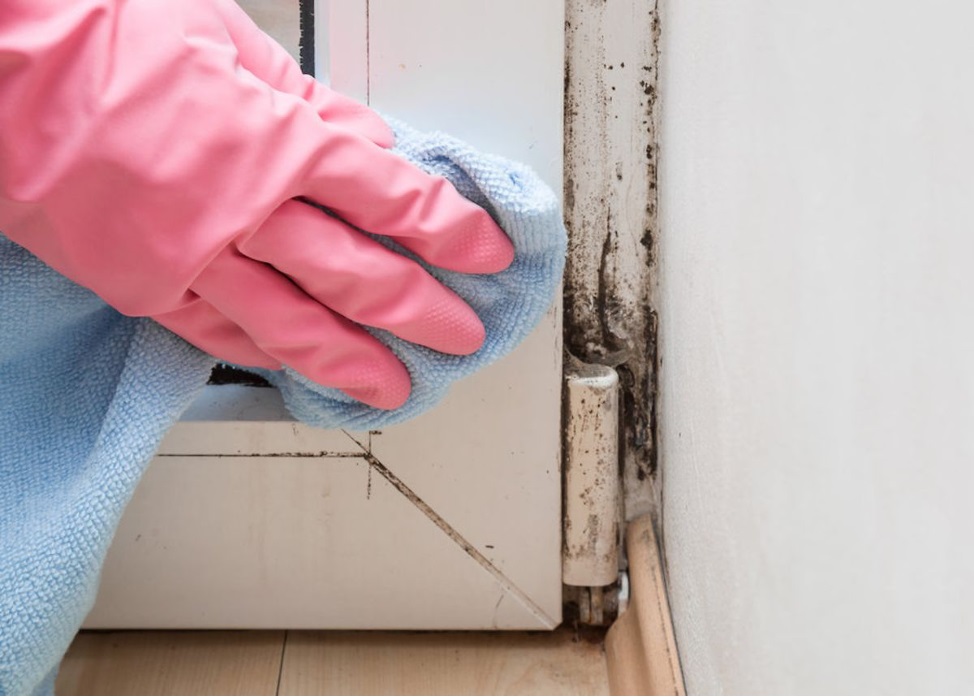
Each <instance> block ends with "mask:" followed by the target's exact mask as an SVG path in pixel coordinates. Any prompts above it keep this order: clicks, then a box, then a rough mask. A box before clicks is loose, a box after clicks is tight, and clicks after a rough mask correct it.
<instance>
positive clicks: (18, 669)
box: [0, 123, 566, 694]
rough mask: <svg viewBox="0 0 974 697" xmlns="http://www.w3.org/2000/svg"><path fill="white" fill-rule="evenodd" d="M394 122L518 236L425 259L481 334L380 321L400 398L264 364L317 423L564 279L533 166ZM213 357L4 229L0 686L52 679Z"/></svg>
mask: <svg viewBox="0 0 974 697" xmlns="http://www.w3.org/2000/svg"><path fill="white" fill-rule="evenodd" d="M394 127H395V130H396V135H397V150H398V151H399V152H400V153H402V154H403V155H404V156H405V157H407V158H408V159H410V160H411V161H413V162H415V163H417V164H418V165H419V166H421V167H423V168H424V169H427V170H428V171H430V172H433V173H436V174H441V175H443V176H445V177H447V178H448V179H449V180H450V181H451V182H453V184H454V185H455V186H456V187H457V189H458V190H459V191H460V192H461V193H463V194H464V195H465V196H467V197H468V198H470V199H471V200H473V201H475V202H476V203H478V204H480V205H482V206H484V207H485V208H487V209H488V210H489V211H490V212H491V214H492V215H493V216H494V217H495V219H496V220H497V221H498V222H499V223H500V224H501V226H502V227H503V228H504V229H505V230H506V231H507V233H508V234H509V235H510V236H511V239H512V240H513V241H514V246H515V250H516V254H515V261H514V264H513V265H512V266H511V267H510V268H509V269H508V270H506V271H504V272H503V273H500V274H496V275H493V276H464V275H462V274H456V273H450V272H443V271H440V270H435V269H433V270H431V271H432V272H433V273H434V274H435V275H436V276H437V277H438V278H439V279H440V280H442V281H443V282H444V283H446V284H447V285H449V286H450V287H452V288H453V289H454V290H456V291H457V293H459V295H461V296H462V297H463V298H464V299H466V300H467V302H468V303H469V304H470V305H471V306H472V307H473V308H474V309H475V310H476V311H477V313H478V314H479V315H480V317H481V319H482V320H483V322H484V325H485V327H486V329H487V339H486V342H485V344H484V347H483V348H482V349H481V350H480V351H479V352H478V353H476V354H474V355H473V356H467V357H454V356H445V355H441V354H437V353H436V352H434V351H430V350H428V349H425V348H422V347H418V346H414V345H410V344H407V343H405V342H401V341H399V340H398V339H396V338H395V337H392V336H390V335H388V334H386V333H382V332H376V334H377V335H378V336H380V338H381V339H382V340H383V341H385V342H386V343H387V344H388V345H389V346H391V347H392V349H393V350H394V351H395V352H396V354H397V355H398V356H399V357H400V358H401V359H402V361H403V362H404V363H405V364H406V366H407V368H408V369H409V371H410V375H411V376H412V380H413V392H412V395H411V397H410V398H409V401H408V402H407V403H406V404H405V405H404V406H402V407H400V408H399V409H396V410H394V411H380V410H377V409H373V408H371V407H367V406H364V405H362V404H360V403H357V402H354V401H353V400H351V399H349V398H348V397H346V396H345V395H343V394H342V393H340V392H338V391H337V390H331V389H327V388H322V387H320V386H318V385H314V384H313V383H309V382H308V381H307V380H305V379H303V378H301V377H300V376H298V375H295V374H292V373H290V372H289V371H280V372H272V371H261V374H262V375H263V376H264V377H266V378H267V379H268V380H269V381H270V382H272V383H273V384H274V385H275V386H277V387H278V388H279V389H280V390H281V392H282V393H283V395H284V399H285V402H286V404H287V405H288V408H289V409H290V410H291V412H292V413H293V414H294V416H295V417H297V418H299V419H301V420H302V421H305V422H307V423H309V424H312V425H315V426H320V427H327V428H334V427H342V428H350V429H369V428H376V427H380V426H385V425H389V424H392V423H398V422H401V421H404V420H406V419H409V418H411V417H413V416H416V415H418V414H420V413H422V412H424V411H426V410H427V409H429V408H430V407H432V406H433V405H435V404H436V403H437V402H438V401H439V400H440V399H441V398H442V397H443V395H444V394H445V393H446V390H447V389H448V387H449V385H450V384H451V383H452V382H453V381H454V380H457V379H458V378H461V377H463V376H465V375H469V374H470V373H472V372H474V371H476V370H478V369H479V368H481V367H483V366H485V365H487V364H488V363H490V362H492V361H494V360H496V359H497V358H499V357H501V356H502V355H504V354H506V353H508V352H509V351H510V350H511V349H513V348H514V347H515V346H516V345H517V344H518V343H519V342H520V341H521V340H522V339H524V338H525V337H526V336H527V334H528V333H529V332H530V331H531V329H532V328H533V327H534V326H535V325H536V324H537V322H538V321H539V320H540V319H541V317H542V316H543V314H544V312H545V311H546V310H547V308H548V307H549V305H550V303H551V299H552V297H553V296H554V294H555V292H556V290H557V288H558V286H559V283H560V279H561V272H562V268H563V264H564V256H565V247H566V239H565V232H564V228H563V226H562V222H561V215H560V212H559V210H558V205H557V200H556V198H555V196H554V194H553V193H552V192H551V191H550V190H549V189H548V188H547V187H546V186H545V185H544V184H543V183H542V182H541V181H540V180H539V179H538V177H537V176H536V175H535V174H533V173H532V172H531V171H530V170H529V169H528V168H526V167H523V166H521V165H517V164H515V163H511V162H509V161H506V160H503V159H501V158H497V157H493V156H489V155H484V154H480V153H477V152H476V151H475V150H473V149H471V148H470V147H469V146H467V145H465V144H463V143H461V142H459V141H457V140H455V139H453V138H450V137H448V136H445V135H442V134H437V133H434V134H421V133H418V132H416V131H414V130H412V129H410V128H408V127H406V126H404V125H402V124H399V123H396V124H394ZM390 244H391V243H390ZM213 364H214V359H213V358H211V357H210V356H207V355H205V354H203V353H201V352H199V351H197V350H196V349H194V348H193V347H191V346H189V345H188V344H186V343H185V342H183V341H182V340H181V339H179V338H178V337H176V336H174V335H172V334H170V333H168V332H167V331H166V330H164V329H162V328H161V327H159V326H158V325H156V324H155V323H154V322H152V321H150V320H147V319H136V318H131V317H125V316H123V315H120V314H119V313H117V312H115V311H114V310H113V309H112V308H110V307H108V306H107V305H105V304H104V303H103V302H102V301H101V300H100V299H98V298H97V297H96V296H95V295H93V294H92V293H90V292H89V291H87V290H85V289H83V288H80V287H79V286H77V285H75V284H73V283H72V282H70V281H68V280H67V279H65V278H63V277H62V276H60V275H59V274H57V273H56V272H54V271H52V270H51V269H49V268H48V267H46V266H45V265H44V264H42V263H41V262H40V261H38V260H37V259H36V258H34V257H33V256H31V255H30V254H29V253H28V252H26V251H25V250H23V249H22V248H20V247H18V246H17V245H15V244H13V243H12V242H10V241H9V240H7V239H6V238H4V237H3V236H2V235H0V386H2V387H0V389H2V399H0V694H25V693H29V694H50V693H51V691H52V690H53V681H54V675H55V672H56V669H57V665H58V662H59V661H60V659H61V657H62V656H63V654H64V652H65V651H66V650H67V648H68V645H69V644H70V642H71V640H72V638H73V637H74V634H75V633H76V632H77V630H78V628H79V627H80V625H81V623H82V621H83V619H84V617H85V615H86V614H87V612H88V610H89V609H90V608H91V605H92V603H93V601H94V596H95V592H96V590H97V583H98V574H99V572H100V569H101V565H102V562H103V560H104V557H105V553H106V551H107V548H108V545H109V543H110V542H111V538H112V535H113V534H114V531H115V528H116V526H117V525H118V521H119V518H120V517H121V514H122V511H123V509H124V507H125V505H126V504H127V503H128V501H129V499H130V497H131V495H132V493H133V491H134V489H135V486H136V484H137V483H138V481H139V478H140V477H141V475H142V473H143V472H144V471H145V468H146V466H147V465H148V462H149V460H150V459H151V457H152V454H153V452H154V451H155V449H156V448H157V447H158V445H159V442H160V440H161V439H162V437H163V435H164V434H165V432H166V430H167V429H169V428H170V427H171V426H172V425H173V424H174V423H175V422H176V420H177V419H178V418H179V415H180V414H181V413H182V412H183V411H184V410H185V409H186V408H187V407H188V406H189V404H190V403H191V402H192V400H193V399H194V398H195V397H196V396H197V394H198V393H199V391H200V390H201V389H202V388H203V386H204V385H205V383H206V380H207V377H208V376H209V373H210V370H211V368H212V366H213Z"/></svg>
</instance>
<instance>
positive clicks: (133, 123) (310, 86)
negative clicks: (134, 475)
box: [0, 0, 513, 408]
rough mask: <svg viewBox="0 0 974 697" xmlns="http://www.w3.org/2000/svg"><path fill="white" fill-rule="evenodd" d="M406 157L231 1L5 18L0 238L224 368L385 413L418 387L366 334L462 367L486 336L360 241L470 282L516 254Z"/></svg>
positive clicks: (449, 297)
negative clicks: (310, 387)
mask: <svg viewBox="0 0 974 697" xmlns="http://www.w3.org/2000/svg"><path fill="white" fill-rule="evenodd" d="M392 142H393V136H392V133H391V132H390V131H389V129H388V127H387V126H386V125H385V123H384V122H383V121H382V120H381V119H380V118H379V117H378V116H377V115H375V114H374V113H373V112H371V111H370V110H368V109H367V108H366V107H364V106H362V105H360V104H358V103H356V102H354V101H351V100H348V99H345V98H343V97H341V96H339V95H337V94H335V93H333V92H331V91H329V90H328V89H327V88H325V87H324V86H322V85H319V84H317V83H316V82H315V81H314V80H312V79H311V78H308V77H306V76H304V75H302V74H301V73H300V70H299V69H298V67H297V65H296V64H295V63H294V61H293V60H292V59H291V58H290V56H289V55H288V54H287V53H286V52H285V51H284V50H283V49H282V48H281V47H279V46H278V45H277V44H275V43H274V42H273V41H272V40H270V39H269V38H268V37H267V36H266V35H264V34H263V32H261V31H260V30H259V29H258V28H257V27H256V26H255V25H254V24H253V23H252V22H251V21H250V19H249V18H248V17H247V16H246V15H245V14H244V13H243V11H242V10H240V8H239V7H238V6H237V5H236V4H235V3H233V2H232V0H3V2H2V3H0V230H2V231H3V232H4V234H6V235H7V236H8V237H10V238H11V239H12V240H14V241H15V242H17V243H18V244H21V245H23V246H24V247H26V248H27V249H29V250H30V251H32V252H33V253H34V254H36V255H37V256H38V257H40V258H41V259H42V260H43V261H45V262H46V263H47V264H49V265H50V266H52V267H54V268H55V269H57V270H58V271H60V272H61V273H62V274H64V275H65V276H67V277H69V278H71V279H72V280H74V281H75V282H77V283H79V284H81V285H83V286H86V287H88V288H90V289H91V290H93V291H94V292H96V293H97V294H98V295H99V296H101V297H102V298H103V299H104V300H105V301H106V302H108V303H109V304H111V305H113V306H114V307H115V308H117V309H118V310H120V311H121V312H123V313H126V314H129V315H141V316H152V317H154V318H155V319H156V320H157V321H159V322H160V323H162V324H163V325H165V326H166V327H168V328H169V329H171V330H172V331H174V332H176V333H177V334H180V335H181V336H183V337H184V338H185V339H187V340H188V341H190V342H191V343H193V344H195V345H196V346H198V347H200V348H202V349H204V350H205V351H208V352H209V353H211V354H213V355H214V356H217V357H218V358H221V359H224V360H227V361H230V362H233V363H238V364H242V365H249V366H259V367H265V368H272V369H276V368H279V367H280V366H281V365H282V364H283V365H287V366H290V367H291V368H293V369H295V370H297V371H298V372H300V373H302V374H303V375H305V376H306V377H308V378H310V379H311V380H314V381H315V382H318V383H320V384H323V385H328V386H332V387H337V388H339V389H341V390H343V391H344V392H345V393H347V394H349V395H350V396H352V397H354V398H355V399H358V400H360V401H363V402H366V403H367V404H370V405H372V406H376V407H380V408H394V407H397V406H399V405H401V404H402V403H403V402H404V401H405V400H406V398H407V396H408V394H409V388H410V383H409V375H408V373H407V371H406V369H405V367H404V366H403V365H402V364H401V363H400V362H399V361H398V360H397V359H396V358H395V356H394V355H393V354H392V353H391V352H390V351H389V350H388V349H387V348H386V347H385V346H383V345H382V344H381V343H380V342H379V341H377V340H376V339H375V338H373V337H372V336H371V335H370V334H368V333H367V332H366V331H364V330H363V329H362V328H361V327H359V326H357V324H356V323H358V324H364V325H369V326H372V327H379V328H383V329H387V330H389V331H391V332H393V333H395V334H396V335H398V336H400V337H402V338H403V339H406V340H408V341H412V342H415V343H418V344H422V345H424V346H428V347H430V348H432V349H436V350H438V351H442V352H446V353H453V354H468V353H472V352H474V351H476V350H477V349H478V348H479V347H480V345H481V343H482V341H483V334H484V330H483V326H482V325H481V323H480V321H479V320H478V319H477V317H476V315H475V314H474V312H473V310H471V309H470V307H469V306H467V305H466V304H465V303H464V302H463V301H462V300H461V299H460V298H459V297H458V296H456V295H455V294H454V293H453V292H452V291H450V290H448V289H447V288H445V287H444V286H442V285H441V284H439V283H438V282H437V281H435V280H434V279H433V278H432V276H430V275H429V274H428V273H427V272H426V271H424V270H423V269H422V267H420V266H419V265H418V264H416V263H415V262H413V261H411V260H409V259H407V258H405V257H403V256H401V255H398V254H395V253H394V252H392V251H389V250H388V249H386V248H385V247H383V246H382V245H380V244H378V243H377V242H375V241H374V240H372V239H370V238H369V237H368V236H366V235H363V234H361V233H360V232H358V231H357V230H356V229H355V228H360V229H362V230H366V231H369V232H371V233H375V234H379V235H388V236H392V237H395V238H396V240H397V241H398V242H399V243H400V244H401V245H402V246H403V247H405V248H407V249H409V250H411V251H412V252H414V253H416V254H418V255H419V256H420V257H422V258H423V259H424V260H426V261H428V262H429V263H431V264H433V265H436V266H440V267H442V268H445V269H451V270H454V271H460V272H466V273H493V272H497V271H500V270H502V269H504V268H505V267H506V266H507V265H508V264H510V262H511V260H512V258H513V248H512V246H511V244H510V241H509V240H508V239H507V237H506V236H505V235H504V233H503V232H502V231H501V230H500V229H499V228H498V227H497V226H496V225H495V224H494V223H493V221H492V220H491V219H490V217H489V216H488V215H487V213H485V212H484V211H483V210H481V209H480V208H478V207H477V206H474V205H473V204H471V203H469V202H468V201H466V200H465V199H463V198H462V197H461V196H460V195H459V194H458V193H457V192H456V191H455V190H454V189H453V188H452V187H451V186H450V184H448V183H447V182H446V181H444V180H442V179H440V178H434V177H430V176H428V175H426V174H424V173H422V172H421V171H420V170H418V169H416V168H415V167H413V166H412V165H410V164H408V163H407V162H406V161H405V160H404V159H402V158H400V157H398V156H397V155H395V154H393V153H391V152H389V151H388V150H387V149H386V148H388V147H389V146H391V145H392ZM305 200H307V201H313V202H315V203H317V204H319V205H321V206H323V207H325V208H327V209H328V210H329V211H331V212H333V213H334V215H327V214H325V213H323V212H321V211H320V210H318V209H317V208H315V207H312V206H310V205H308V204H307V203H305V202H303V201H305ZM353 226H354V227H353Z"/></svg>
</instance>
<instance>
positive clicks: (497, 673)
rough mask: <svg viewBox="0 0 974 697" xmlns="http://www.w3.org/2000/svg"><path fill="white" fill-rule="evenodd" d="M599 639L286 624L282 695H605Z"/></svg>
mask: <svg viewBox="0 0 974 697" xmlns="http://www.w3.org/2000/svg"><path fill="white" fill-rule="evenodd" d="M608 689H609V685H608V676H607V673H606V663H605V654H604V652H603V648H602V643H601V641H594V642H593V641H590V640H587V639H578V638H576V636H575V634H574V632H572V631H571V630H567V629H561V630H557V631H555V632H516V633H515V632H470V633H462V632H444V633H428V632H289V633H288V639H287V647H286V649H285V652H284V664H283V667H282V671H281V684H280V692H279V694H282V695H607V694H609V692H608Z"/></svg>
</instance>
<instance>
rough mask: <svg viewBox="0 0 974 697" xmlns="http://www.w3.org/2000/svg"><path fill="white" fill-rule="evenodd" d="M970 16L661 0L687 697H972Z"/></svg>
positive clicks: (667, 446)
mask: <svg viewBox="0 0 974 697" xmlns="http://www.w3.org/2000/svg"><path fill="white" fill-rule="evenodd" d="M972 26H974V3H972V2H965V1H962V0H958V1H956V2H924V3H918V2H906V1H905V0H898V1H895V2H891V1H885V2H879V1H872V2H866V1H863V0H857V1H856V2H847V1H834V0H833V1H824V0H818V1H816V2H811V1H810V0H806V1H805V2H771V1H765V2H758V1H756V0H735V1H734V2H721V3H717V2H707V1H705V0H671V1H670V2H668V3H667V4H666V8H665V13H664V24H663V41H664V44H663V84H662V119H663V123H662V136H661V148H662V149H661V157H662V168H661V195H662V202H661V207H662V240H661V246H660V255H661V257H660V258H661V279H660V289H659V305H660V309H661V331H662V337H661V348H662V356H663V365H662V375H661V379H662V384H661V395H662V396H661V399H662V402H661V448H662V451H661V454H662V466H663V472H664V537H665V550H666V556H667V564H668V573H669V583H670V592H671V602H672V606H673V614H674V622H675V626H676V631H677V637H678V641H679V645H680V652H681V656H682V660H683V666H684V671H685V673H686V678H687V685H688V689H689V690H690V691H691V692H698V693H699V692H707V693H709V692H727V693H768V692H772V693H788V692H819V691H823V692H846V693H848V692H852V693H856V692H898V693H903V692H914V691H916V692H923V693H929V692H942V691H968V692H969V691H971V690H974V547H972V542H974V540H972V537H974V34H972Z"/></svg>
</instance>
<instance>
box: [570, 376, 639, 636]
mask: <svg viewBox="0 0 974 697" xmlns="http://www.w3.org/2000/svg"><path fill="white" fill-rule="evenodd" d="M567 368H568V373H567V375H566V395H565V404H566V414H565V444H564V472H565V481H564V536H563V547H562V581H563V583H564V584H565V602H566V606H567V608H568V612H567V613H566V614H567V615H569V616H575V617H577V619H578V622H579V623H581V624H590V625H605V624H609V623H611V622H612V620H613V619H615V617H616V616H617V615H618V614H619V612H620V607H619V605H620V600H622V602H625V597H626V593H625V592H624V591H625V588H624V586H625V585H626V584H625V577H624V574H623V573H622V571H621V570H622V568H623V564H624V559H623V554H622V528H623V511H622V480H621V476H620V457H619V376H618V374H617V373H616V371H615V370H614V369H612V368H610V367H608V366H603V365H592V364H585V363H582V362H580V361H577V360H575V359H572V358H569V363H568V365H567Z"/></svg>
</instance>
